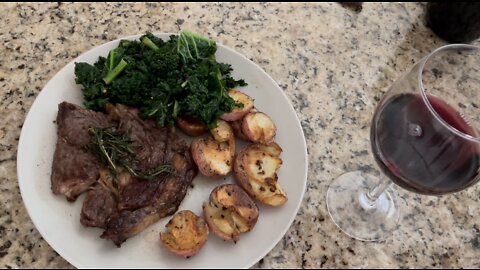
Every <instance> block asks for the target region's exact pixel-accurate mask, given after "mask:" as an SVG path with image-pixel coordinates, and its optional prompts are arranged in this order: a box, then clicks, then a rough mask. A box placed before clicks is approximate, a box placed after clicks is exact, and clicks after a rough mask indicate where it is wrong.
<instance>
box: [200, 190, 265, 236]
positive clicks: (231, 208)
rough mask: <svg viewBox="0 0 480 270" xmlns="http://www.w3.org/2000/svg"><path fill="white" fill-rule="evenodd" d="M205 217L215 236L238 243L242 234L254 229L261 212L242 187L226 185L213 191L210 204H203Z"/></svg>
mask: <svg viewBox="0 0 480 270" xmlns="http://www.w3.org/2000/svg"><path fill="white" fill-rule="evenodd" d="M203 215H204V217H205V220H206V221H207V223H208V226H209V227H210V230H211V231H212V232H213V233H214V234H215V235H217V236H218V237H220V238H222V239H224V240H227V241H228V240H232V241H238V240H239V239H240V234H241V233H245V232H248V231H251V230H252V229H253V227H254V226H255V224H256V223H257V220H258V215H259V210H258V207H257V205H256V204H255V202H254V201H253V200H252V199H251V198H250V196H248V194H247V193H246V192H245V191H244V190H243V189H242V188H241V187H240V186H238V185H231V184H225V185H221V186H218V187H216V188H215V189H213V190H212V192H211V193H210V202H205V203H204V204H203Z"/></svg>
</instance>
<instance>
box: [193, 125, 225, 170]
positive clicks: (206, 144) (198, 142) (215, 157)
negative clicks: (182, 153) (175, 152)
mask: <svg viewBox="0 0 480 270" xmlns="http://www.w3.org/2000/svg"><path fill="white" fill-rule="evenodd" d="M190 147H191V151H192V157H193V160H194V161H195V163H196V164H197V166H198V170H199V171H200V173H201V174H203V175H205V176H209V177H220V176H225V175H227V174H228V173H229V172H231V171H232V168H233V160H234V156H235V137H234V136H233V133H232V136H231V137H230V139H229V140H228V141H225V142H219V141H217V140H215V139H214V138H213V137H212V136H210V137H207V138H203V139H194V140H193V141H192V143H191V146H190Z"/></svg>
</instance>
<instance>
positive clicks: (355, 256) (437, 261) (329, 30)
mask: <svg viewBox="0 0 480 270" xmlns="http://www.w3.org/2000/svg"><path fill="white" fill-rule="evenodd" d="M423 16H424V5H423V4H418V3H404V4H402V3H365V4H364V6H363V10H362V11H361V12H359V13H358V12H355V11H353V10H350V9H346V8H344V7H342V6H341V5H340V4H338V3H308V4H300V3H291V4H286V3H283V4H278V3H277V4H255V3H249V4H233V3H228V4H227V3H225V4H202V3H178V4H172V3H169V4H83V3H82V4H13V3H1V4H0V18H2V19H1V20H0V87H1V89H2V90H1V91H0V115H2V117H1V118H0V150H1V151H0V204H1V207H0V267H2V268H10V267H14V268H27V267H33V268H44V267H48V268H66V267H71V265H69V264H68V263H67V262H66V261H65V260H64V259H63V258H61V257H60V256H59V255H58V254H57V253H56V252H55V251H54V250H53V249H52V248H51V247H50V246H49V245H48V244H47V243H46V242H45V241H44V240H43V239H42V237H41V236H40V234H39V233H38V231H37V230H36V229H35V227H34V225H33V223H32V221H31V219H30V218H29V216H28V214H27V212H26V209H25V207H24V205H23V202H22V198H21V196H20V191H19V188H18V182H17V174H16V155H17V144H18V140H19V135H20V131H21V128H22V124H23V121H24V119H25V116H26V113H27V112H28V110H29V108H30V106H31V105H32V103H33V101H34V100H35V97H36V96H37V95H38V94H39V92H40V91H41V89H42V88H43V87H44V86H45V84H46V83H47V81H48V80H49V79H50V78H51V77H52V76H53V75H54V74H55V73H56V72H58V71H59V70H60V68H61V67H63V66H64V65H66V64H67V63H68V62H70V61H71V60H72V59H74V58H75V57H76V56H78V55H79V54H80V53H82V52H84V51H86V50H88V49H90V48H92V47H94V46H96V45H99V44H102V43H104V42H106V41H109V40H113V39H117V38H119V37H122V36H127V35H132V34H138V33H143V32H144V31H146V30H150V31H153V32H178V31H179V30H181V29H189V30H191V31H193V32H198V33H201V34H204V35H208V36H210V37H212V38H214V39H215V40H217V41H219V42H221V43H223V44H225V45H227V46H229V47H231V48H234V49H235V50H237V51H238V52H240V53H242V54H244V55H246V56H247V57H248V58H250V59H252V60H253V61H254V62H255V63H257V64H258V65H260V66H261V67H262V68H263V69H265V71H266V72H267V73H268V74H270V75H271V76H272V77H273V78H274V79H275V80H276V81H277V82H278V84H279V85H280V86H281V88H282V89H283V90H284V91H285V93H286V94H287V96H288V97H289V98H290V100H291V101H292V103H293V106H294V108H295V110H296V112H297V114H298V117H299V118H300V120H301V123H302V126H303V130H304V132H305V136H306V139H307V145H308V149H309V151H308V152H309V174H308V186H307V192H306V194H305V197H304V200H303V204H302V206H301V208H300V210H299V213H298V216H297V217H296V219H295V221H294V223H293V225H292V226H291V228H290V229H289V230H288V232H287V234H286V235H285V236H284V238H283V239H282V241H280V242H279V243H278V244H277V245H276V246H275V248H274V249H273V250H272V251H271V252H270V253H269V254H268V255H267V256H265V257H264V258H263V259H262V260H260V261H259V262H258V264H256V265H255V267H259V268H286V267H295V268H300V267H304V268H314V267H315V268H319V267H320V268H340V267H364V268H366V267H375V268H377V267H394V268H397V267H402V268H403V267H405V268H407V267H408V268H424V267H428V268H430V267H434V268H457V267H469V268H479V267H480V199H479V198H480V196H479V195H480V185H476V186H474V187H471V188H469V189H467V190H465V191H462V192H459V193H457V194H454V195H448V196H443V197H429V196H419V195H415V194H413V193H408V192H406V191H404V190H402V189H400V188H398V187H397V188H395V189H396V191H397V192H398V195H399V198H400V199H399V201H400V204H401V210H402V212H401V215H402V216H401V225H400V228H399V230H397V231H396V232H394V234H393V235H391V236H390V237H389V238H388V239H387V240H385V241H384V242H380V243H369V242H361V241H357V240H353V239H351V238H349V237H348V236H346V235H345V234H343V233H342V232H341V231H340V230H339V229H338V228H337V227H336V226H335V225H334V223H333V222H332V221H331V220H330V218H329V216H328V213H327V209H326V203H325V195H326V191H327V187H328V185H329V183H330V182H331V181H332V179H334V178H335V177H336V176H338V175H340V174H341V173H343V172H345V171H350V170H355V169H364V170H370V169H372V166H374V165H373V164H374V163H373V159H372V158H371V153H370V146H369V132H368V128H367V127H368V126H369V123H370V119H371V117H372V114H373V110H374V108H375V105H376V104H377V102H378V100H379V98H380V97H381V96H382V94H383V93H384V92H385V91H386V90H387V89H388V87H389V86H390V85H391V84H392V82H393V81H394V80H395V79H397V78H398V77H399V76H400V75H401V74H402V72H404V71H406V70H407V69H408V68H409V67H410V66H411V65H412V63H414V62H415V61H416V60H418V59H420V58H421V57H422V56H424V55H425V54H426V53H428V52H429V51H431V50H432V49H434V48H436V47H439V46H441V45H443V44H444V42H443V41H441V40H439V39H438V38H436V37H435V36H434V35H432V33H431V31H430V30H429V29H427V28H426V27H425V26H424V24H423Z"/></svg>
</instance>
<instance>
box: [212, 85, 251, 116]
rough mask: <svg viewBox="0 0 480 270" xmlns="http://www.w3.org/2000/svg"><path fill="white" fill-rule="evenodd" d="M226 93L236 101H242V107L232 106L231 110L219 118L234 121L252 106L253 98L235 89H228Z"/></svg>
mask: <svg viewBox="0 0 480 270" xmlns="http://www.w3.org/2000/svg"><path fill="white" fill-rule="evenodd" d="M228 95H229V96H230V97H231V98H232V99H233V100H235V102H237V103H242V104H243V107H242V108H234V109H233V110H232V111H231V112H227V113H224V114H223V115H222V116H221V117H220V118H221V119H223V120H225V121H229V122H231V121H236V120H238V119H241V118H243V116H245V115H246V114H247V113H248V112H250V110H251V109H252V108H253V99H252V98H251V97H249V96H248V95H246V94H244V93H242V92H240V91H238V90H236V89H230V90H228Z"/></svg>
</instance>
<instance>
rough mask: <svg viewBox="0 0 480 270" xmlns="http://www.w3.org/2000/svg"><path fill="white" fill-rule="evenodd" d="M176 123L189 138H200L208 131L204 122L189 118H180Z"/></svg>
mask: <svg viewBox="0 0 480 270" xmlns="http://www.w3.org/2000/svg"><path fill="white" fill-rule="evenodd" d="M175 123H176V124H177V127H178V128H179V129H180V130H181V131H183V133H185V134H187V135H188V136H199V135H202V134H204V133H206V132H207V131H208V128H207V126H206V125H205V124H204V123H203V122H202V121H200V120H198V119H195V118H192V117H189V116H179V117H177V119H176V120H175Z"/></svg>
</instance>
